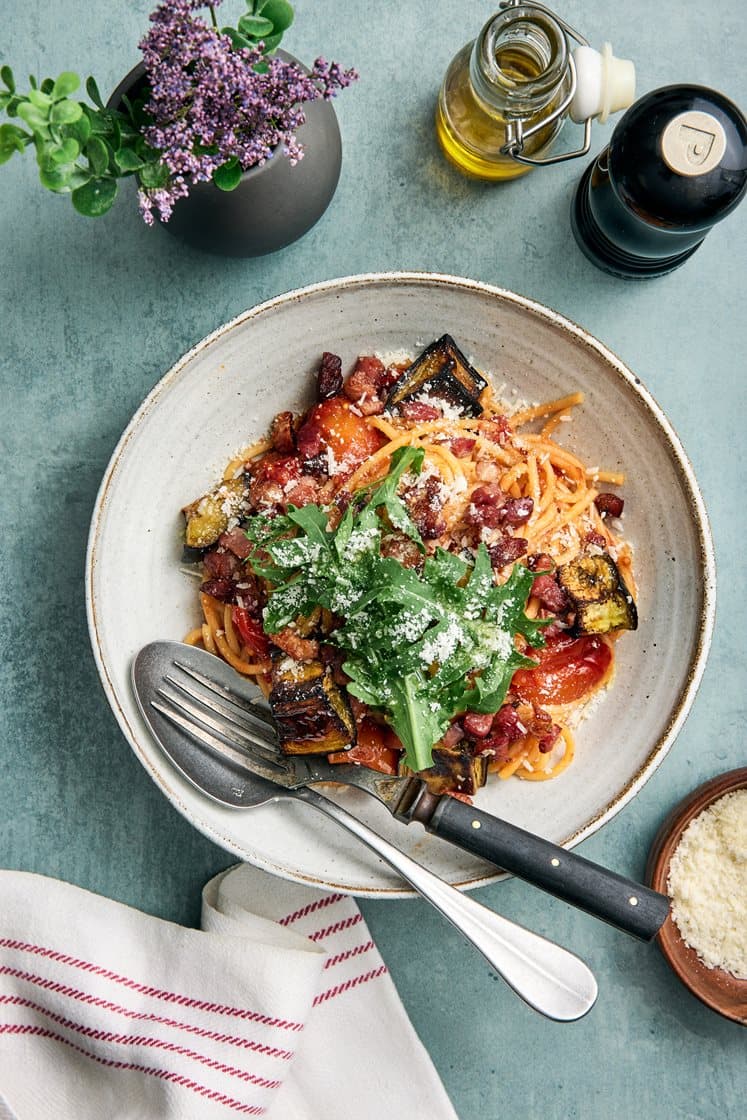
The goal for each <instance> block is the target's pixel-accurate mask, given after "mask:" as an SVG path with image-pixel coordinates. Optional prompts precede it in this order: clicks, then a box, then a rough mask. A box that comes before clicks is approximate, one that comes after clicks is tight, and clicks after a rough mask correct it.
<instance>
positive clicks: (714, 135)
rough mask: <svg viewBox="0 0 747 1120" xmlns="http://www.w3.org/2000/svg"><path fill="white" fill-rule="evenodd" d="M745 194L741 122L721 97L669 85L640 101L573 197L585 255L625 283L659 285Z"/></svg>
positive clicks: (745, 135) (745, 138)
mask: <svg viewBox="0 0 747 1120" xmlns="http://www.w3.org/2000/svg"><path fill="white" fill-rule="evenodd" d="M746 189H747V119H745V117H744V115H743V114H742V113H741V112H740V110H739V109H738V108H737V107H736V105H734V104H733V103H732V102H731V101H729V100H728V98H726V97H724V95H723V94H721V93H718V92H717V91H716V90H712V89H708V88H706V87H705V86H696V85H673V86H665V87H663V88H661V89H657V90H654V91H653V92H651V93H649V94H647V95H646V96H645V97H642V98H641V99H640V101H637V102H636V103H635V105H633V106H632V107H631V108H630V109H628V111H627V112H626V113H625V115H624V116H623V117H622V118H621V119H620V121H619V123H618V125H617V127H616V128H615V131H614V132H613V134H612V138H611V140H610V143H609V145H608V147H607V148H605V149H604V151H603V152H602V153H601V154H600V155H599V156H598V157H597V159H596V160H595V161H594V162H593V163H592V164H591V165H590V166H589V167H587V169H586V171H585V172H584V174H583V176H582V178H581V180H580V182H579V184H578V186H577V188H576V191H575V194H574V198H573V204H572V208H571V226H572V229H573V233H574V236H575V238H576V241H577V242H578V245H579V248H580V249H581V250H582V252H583V253H584V254H585V255H586V256H587V257H588V258H589V260H590V261H592V262H593V263H594V264H595V265H597V266H598V267H599V268H601V269H603V270H604V271H605V272H609V273H612V275H613V276H619V277H622V278H623V279H626V280H642V279H646V278H648V277H654V276H664V275H666V274H667V273H668V272H672V271H673V269H675V268H679V266H680V265H682V264H684V262H685V261H686V260H688V258H689V257H691V256H692V255H693V253H694V252H695V251H696V250H697V249H698V248H699V247H700V245H702V243H703V240H704V238H705V236H706V234H707V233H708V231H709V229H711V227H712V226H713V225H715V224H716V222H719V221H721V219H722V218H725V217H726V215H727V214H729V213H731V211H732V210H733V209H734V208H735V206H737V204H738V203H739V201H740V199H741V198H742V196H743V195H744V193H745V190H746Z"/></svg>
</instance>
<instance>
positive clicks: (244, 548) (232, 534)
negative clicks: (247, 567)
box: [218, 525, 252, 560]
mask: <svg viewBox="0 0 747 1120" xmlns="http://www.w3.org/2000/svg"><path fill="white" fill-rule="evenodd" d="M218 544H220V545H221V546H222V547H223V548H227V549H229V550H230V551H231V552H232V553H233V554H234V556H238V558H239V560H246V558H247V556H248V555H249V553H250V552H251V551H252V543H251V541H250V540H249V538H248V537H247V535H246V533H245V532H244V530H243V529H241V528H240V527H239V526H238V525H236V526H235V528H233V529H228V530H227V531H226V532H225V533H222V534H221V535H220V537H218Z"/></svg>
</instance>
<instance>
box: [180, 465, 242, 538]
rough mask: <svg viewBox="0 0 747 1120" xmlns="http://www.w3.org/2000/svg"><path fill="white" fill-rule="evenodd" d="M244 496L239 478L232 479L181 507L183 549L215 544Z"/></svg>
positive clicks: (238, 508)
mask: <svg viewBox="0 0 747 1120" xmlns="http://www.w3.org/2000/svg"><path fill="white" fill-rule="evenodd" d="M245 497H246V488H245V486H244V483H243V481H242V480H241V479H240V478H232V479H229V480H228V482H222V483H221V484H220V486H217V487H216V488H215V490H212V491H211V492H210V493H209V494H204V495H203V496H202V497H201V498H198V499H197V501H195V502H191V503H190V505H188V506H185V507H184V509H183V510H182V513H183V514H184V517H185V520H186V522H187V526H186V529H185V532H184V543H185V544H186V546H187V548H209V547H210V545H211V544H215V542H216V541H217V540H218V537H219V536H220V535H221V533H225V531H226V529H227V528H228V522H229V519H230V518H231V517H236V516H238V514H239V513H240V512H241V507H242V503H243V501H244V498H245Z"/></svg>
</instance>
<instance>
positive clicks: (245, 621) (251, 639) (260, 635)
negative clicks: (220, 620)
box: [231, 607, 270, 657]
mask: <svg viewBox="0 0 747 1120" xmlns="http://www.w3.org/2000/svg"><path fill="white" fill-rule="evenodd" d="M231 622H232V623H233V624H234V626H235V627H236V629H237V630H238V632H239V637H240V638H241V640H242V642H243V643H244V645H245V646H247V647H248V648H249V649H250V650H251V651H252V653H256V654H257V656H258V657H267V656H269V653H270V644H269V642H268V640H267V635H266V634H265V632H264V630H263V629H262V627H261V626H260V624H259V623H258V622H257V620H256V618H252V616H251V615H250V614H249V612H248V611H246V610H245V609H244V608H243V607H234V608H233V610H232V611H231Z"/></svg>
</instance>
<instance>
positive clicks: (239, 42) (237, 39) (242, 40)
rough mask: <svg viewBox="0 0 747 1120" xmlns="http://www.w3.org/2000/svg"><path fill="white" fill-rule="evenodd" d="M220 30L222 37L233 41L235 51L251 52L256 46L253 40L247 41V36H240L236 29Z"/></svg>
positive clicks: (226, 28)
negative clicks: (224, 36)
mask: <svg viewBox="0 0 747 1120" xmlns="http://www.w3.org/2000/svg"><path fill="white" fill-rule="evenodd" d="M220 30H221V34H222V35H227V36H228V38H229V39H230V40H231V43H232V45H233V48H234V50H237V51H240V50H242V49H244V50H249V49H251V47H253V46H254V43H253V42H252V41H251V39H247V38H246V36H245V35H242V34H240V32H238V31H237V30H236V28H235V27H221V29H220Z"/></svg>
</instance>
